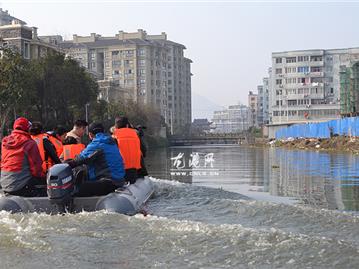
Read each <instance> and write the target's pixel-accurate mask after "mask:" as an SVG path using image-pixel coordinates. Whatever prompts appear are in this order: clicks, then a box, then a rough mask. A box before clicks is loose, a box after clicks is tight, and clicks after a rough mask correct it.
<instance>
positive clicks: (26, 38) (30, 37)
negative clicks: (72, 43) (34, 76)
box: [0, 10, 60, 59]
mask: <svg viewBox="0 0 359 269" xmlns="http://www.w3.org/2000/svg"><path fill="white" fill-rule="evenodd" d="M0 12H1V10H0ZM11 18H13V17H11ZM1 21H2V23H7V22H8V20H5V19H4V18H2V19H1ZM1 47H3V48H11V49H14V50H15V51H18V52H19V53H20V54H21V55H22V57H23V58H24V59H38V58H40V57H43V56H45V55H47V54H48V53H51V52H55V51H59V50H60V48H59V47H57V46H56V45H53V44H49V43H46V42H44V41H42V40H40V38H39V37H38V35H37V28H36V27H28V26H27V25H26V23H25V22H23V21H20V20H18V19H13V20H12V21H11V23H10V24H0V48H1Z"/></svg>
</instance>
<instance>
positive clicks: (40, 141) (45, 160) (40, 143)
mask: <svg viewBox="0 0 359 269" xmlns="http://www.w3.org/2000/svg"><path fill="white" fill-rule="evenodd" d="M31 138H32V139H33V140H35V142H36V144H37V147H38V148H39V152H40V156H41V160H42V171H43V172H44V173H45V174H46V173H47V170H49V168H50V167H51V166H53V165H54V164H53V163H52V160H51V158H49V157H48V156H47V155H46V153H45V148H44V138H49V136H48V135H47V134H38V135H32V136H31Z"/></svg>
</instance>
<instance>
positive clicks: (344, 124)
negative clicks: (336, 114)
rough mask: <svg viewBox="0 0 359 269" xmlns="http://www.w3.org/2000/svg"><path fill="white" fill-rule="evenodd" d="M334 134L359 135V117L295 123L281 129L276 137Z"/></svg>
mask: <svg viewBox="0 0 359 269" xmlns="http://www.w3.org/2000/svg"><path fill="white" fill-rule="evenodd" d="M331 133H332V134H333V135H351V136H359V117H350V118H344V119H338V120H331V121H326V122H318V123H303V124H294V125H292V126H289V127H286V128H282V129H279V130H278V131H277V132H276V133H275V138H276V139H285V138H289V137H293V138H300V137H303V138H330V134H331Z"/></svg>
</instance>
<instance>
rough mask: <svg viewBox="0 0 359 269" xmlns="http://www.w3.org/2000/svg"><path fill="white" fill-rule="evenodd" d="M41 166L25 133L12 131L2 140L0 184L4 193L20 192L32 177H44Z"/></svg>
mask: <svg viewBox="0 0 359 269" xmlns="http://www.w3.org/2000/svg"><path fill="white" fill-rule="evenodd" d="M41 165H42V160H41V157H40V153H39V149H38V147H37V145H36V142H35V141H34V140H32V139H31V136H30V134H28V133H27V132H24V131H21V130H14V131H12V133H11V135H9V136H7V137H5V138H4V139H3V140H2V146H1V178H0V183H1V186H2V188H3V189H4V191H6V192H12V191H17V190H20V189H21V188H23V187H24V186H25V185H26V184H27V182H28V181H29V180H30V179H31V178H32V177H37V178H41V177H44V176H45V175H44V174H43V172H42V167H41Z"/></svg>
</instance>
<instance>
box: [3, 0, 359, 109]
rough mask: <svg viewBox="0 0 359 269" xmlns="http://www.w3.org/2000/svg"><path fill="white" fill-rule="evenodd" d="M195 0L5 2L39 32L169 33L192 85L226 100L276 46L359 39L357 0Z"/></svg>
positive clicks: (247, 86)
mask: <svg viewBox="0 0 359 269" xmlns="http://www.w3.org/2000/svg"><path fill="white" fill-rule="evenodd" d="M190 2H191V1H189V0H188V1H181V0H178V1H136V0H134V1H120V0H112V1H106V0H104V1H100V0H98V1H82V0H73V1H67V0H63V1H52V0H47V1H35V0H27V1H17V0H8V1H7V0H0V7H1V8H3V9H7V10H9V12H10V13H11V14H12V15H13V16H15V17H18V18H19V19H22V20H24V21H26V22H27V23H28V25H29V26H36V27H38V28H39V34H40V35H50V34H61V35H63V36H65V37H66V38H67V39H69V38H71V37H72V34H78V35H89V34H90V33H93V32H95V33H98V34H101V35H105V36H106V35H112V36H113V35H115V34H116V33H117V32H118V31H119V30H124V31H128V32H132V31H137V29H140V28H142V29H145V30H146V31H147V33H149V34H159V33H161V32H166V33H167V35H168V38H169V39H170V40H173V41H176V42H179V43H182V44H184V45H185V46H186V47H187V50H186V51H185V55H186V56H187V57H189V58H190V59H192V60H193V64H192V73H193V74H194V76H193V79H192V90H193V91H194V92H196V93H198V94H200V95H202V96H206V97H207V98H208V99H210V100H211V101H214V102H215V103H217V104H220V105H229V104H235V103H237V102H238V101H240V102H242V103H245V104H246V103H247V94H248V91H250V90H254V91H256V87H257V85H259V84H261V83H262V78H263V77H264V76H266V74H267V69H268V67H269V65H270V62H271V53H272V52H273V51H284V50H295V49H313V48H342V47H356V46H359V15H358V14H359V3H358V2H355V1H346V2H343V1H341V2H337V3H335V2H328V1H327V2H324V1H316V2H314V3H313V2H308V1H307V2H299V1H292V2H288V1H255V2H253V1H214V2H208V1H195V3H193V2H192V3H190Z"/></svg>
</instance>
